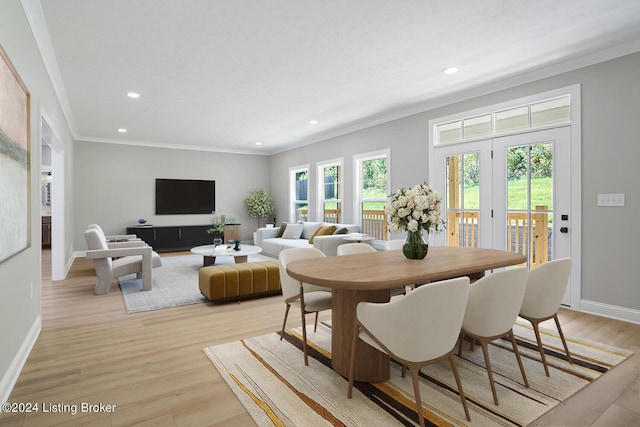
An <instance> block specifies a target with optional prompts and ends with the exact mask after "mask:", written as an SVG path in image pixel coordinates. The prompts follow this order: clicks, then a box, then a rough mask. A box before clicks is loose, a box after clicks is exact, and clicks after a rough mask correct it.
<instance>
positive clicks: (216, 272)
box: [198, 260, 282, 302]
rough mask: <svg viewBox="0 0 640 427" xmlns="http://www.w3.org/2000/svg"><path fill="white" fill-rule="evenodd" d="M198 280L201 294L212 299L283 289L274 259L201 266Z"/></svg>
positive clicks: (230, 298)
mask: <svg viewBox="0 0 640 427" xmlns="http://www.w3.org/2000/svg"><path fill="white" fill-rule="evenodd" d="M198 282H199V285H200V292H202V295H204V296H205V297H207V298H208V299H209V300H211V301H214V302H221V301H228V300H240V299H244V298H251V297H257V296H263V295H271V294H279V293H281V292H282V289H281V287H280V271H279V267H278V261H277V260H273V261H271V260H269V261H260V262H248V263H240V264H225V265H212V266H209V267H203V268H201V269H200V273H199V277H198Z"/></svg>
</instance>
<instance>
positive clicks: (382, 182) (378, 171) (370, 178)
mask: <svg viewBox="0 0 640 427" xmlns="http://www.w3.org/2000/svg"><path fill="white" fill-rule="evenodd" d="M362 190H363V198H364V199H379V200H386V198H387V159H386V158H380V159H373V160H366V161H364V162H362ZM384 204H385V203H383V205H384ZM383 209H384V207H383Z"/></svg>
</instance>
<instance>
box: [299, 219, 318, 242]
mask: <svg viewBox="0 0 640 427" xmlns="http://www.w3.org/2000/svg"><path fill="white" fill-rule="evenodd" d="M303 224H304V229H303V230H302V238H303V239H307V240H309V239H311V236H313V233H315V232H316V231H317V230H318V228H320V226H321V225H322V223H321V222H303Z"/></svg>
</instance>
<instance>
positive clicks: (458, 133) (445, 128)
mask: <svg viewBox="0 0 640 427" xmlns="http://www.w3.org/2000/svg"><path fill="white" fill-rule="evenodd" d="M461 140H462V122H461V121H457V122H453V123H445V124H442V125H438V126H436V141H438V144H447V143H449V142H457V141H461Z"/></svg>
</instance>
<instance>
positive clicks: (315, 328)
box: [313, 311, 320, 332]
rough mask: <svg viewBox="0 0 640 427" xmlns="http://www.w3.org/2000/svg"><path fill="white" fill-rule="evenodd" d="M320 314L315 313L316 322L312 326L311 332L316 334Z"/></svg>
mask: <svg viewBox="0 0 640 427" xmlns="http://www.w3.org/2000/svg"><path fill="white" fill-rule="evenodd" d="M319 313H320V312H319V311H316V322H315V323H314V324H313V332H317V331H318V314H319Z"/></svg>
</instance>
